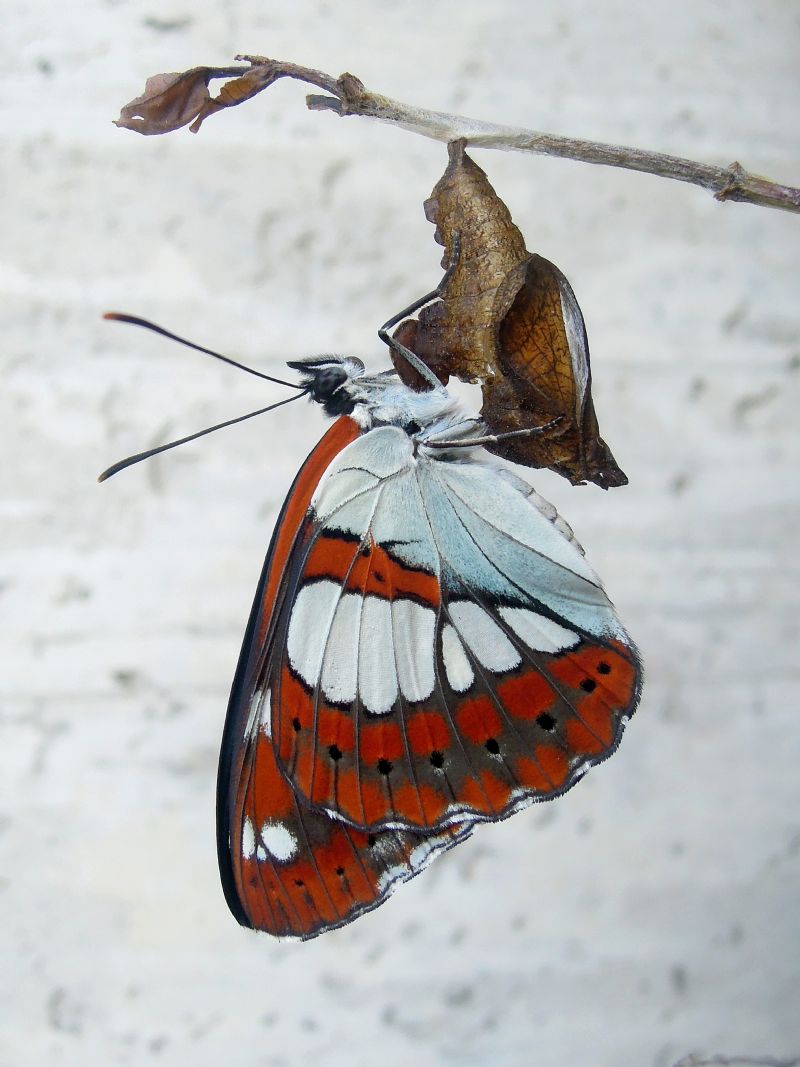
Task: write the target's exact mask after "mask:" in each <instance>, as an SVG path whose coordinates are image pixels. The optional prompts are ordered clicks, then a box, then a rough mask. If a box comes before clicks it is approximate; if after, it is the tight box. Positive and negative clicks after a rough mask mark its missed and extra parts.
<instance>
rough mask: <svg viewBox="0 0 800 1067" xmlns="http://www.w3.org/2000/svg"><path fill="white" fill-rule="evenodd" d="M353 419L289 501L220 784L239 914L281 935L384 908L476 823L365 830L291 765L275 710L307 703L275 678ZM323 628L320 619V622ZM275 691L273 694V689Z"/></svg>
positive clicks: (321, 451)
mask: <svg viewBox="0 0 800 1067" xmlns="http://www.w3.org/2000/svg"><path fill="white" fill-rule="evenodd" d="M358 432H359V431H358V427H357V426H356V425H355V424H354V423H353V422H352V421H351V420H350V419H348V418H342V419H340V420H339V421H338V422H337V423H335V424H334V426H333V427H332V428H331V430H330V431H329V432H328V433H327V434H326V435H325V437H324V438H323V439H322V441H321V442H320V443H319V445H318V446H317V448H316V449H315V450H314V452H313V453H312V454H311V456H310V457H309V459H308V460H307V461H306V463H305V465H304V466H303V468H302V469H301V471H300V474H299V475H298V477H297V479H296V480H295V484H294V486H293V488H292V491H291V492H290V494H289V496H288V497H287V500H286V503H285V505H284V509H283V512H282V515H281V518H280V520H279V522H278V524H277V526H276V533H275V536H274V538H273V543H272V545H271V546H270V551H269V554H268V556H267V562H266V564H265V567H264V572H263V574H262V578H261V581H260V583H259V589H258V593H257V596H256V600H255V603H254V605H253V610H252V613H251V617H250V621H249V624H248V629H247V633H246V635H245V641H244V645H243V649H242V654H241V657H240V662H239V667H238V670H237V674H236V679H235V681H234V685H233V690H232V693H231V700H230V705H229V711H228V718H227V720H226V726H225V734H224V738H223V746H222V752H221V756H220V771H219V785H218V851H219V861H220V871H221V874H222V882H223V888H224V891H225V896H226V899H227V901H228V904H229V906H230V908H231V911H232V912H233V914H234V915H235V916H236V918H237V919H238V921H239V922H240V923H242V924H243V925H246V926H251V927H255V928H257V929H260V930H265V931H268V932H269V933H271V934H274V935H277V936H282V937H283V936H288V937H299V938H302V939H305V938H309V937H314V936H316V935H317V934H319V933H322V932H324V931H325V930H328V929H332V928H334V927H336V926H341V925H344V924H345V923H347V922H350V921H351V920H352V919H354V918H355V917H356V916H358V915H360V914H362V913H363V912H365V911H368V910H370V909H371V908H373V907H376V906H377V905H378V904H380V903H381V902H382V901H383V900H384V899H386V897H387V896H388V894H389V893H390V892H391V891H392V889H393V888H394V887H395V886H396V885H397V884H398V883H400V882H402V881H405V880H407V879H408V878H411V877H413V875H415V874H417V873H418V872H419V871H420V870H422V869H423V867H425V866H426V865H427V864H428V863H429V862H430V861H431V860H432V859H433V858H434V857H435V856H436V855H438V854H439V853H440V852H442V851H444V850H446V849H447V848H450V847H452V845H454V844H457V843H458V842H459V841H461V840H463V839H464V838H465V837H466V836H468V835H469V833H470V828H469V826H468V825H454V826H449V827H444V828H442V829H441V831H440V832H438V833H432V834H426V835H423V834H417V833H413V832H401V831H393V830H387V831H379V832H375V833H372V832H369V831H367V830H356V829H354V828H353V827H351V826H348V825H346V824H345V823H343V822H342V821H341V820H336V819H334V818H332V817H331V815H330V814H328V813H327V812H326V811H324V810H321V809H319V808H314V807H312V806H311V805H309V804H308V802H307V800H306V799H305V798H304V797H303V795H302V793H299V792H298V791H296V790H294V789H293V788H292V786H291V785H290V783H289V781H288V780H287V777H286V776H285V774H284V773H282V771H281V770H280V768H279V766H278V763H277V760H276V755H275V751H274V748H273V740H272V721H273V720H272V707H273V705H278V706H279V707H280V708H281V709H283V711H284V712H285V713H286V714H287V715H289V716H290V719H289V721H290V723H291V722H293V721H295V720H296V719H297V715H298V714H301V711H302V709H301V705H302V700H300V699H299V698H298V695H297V693H295V692H294V691H293V689H292V682H293V678H292V677H291V675H290V676H289V678H288V680H287V683H286V685H283V684H282V680H281V677H280V674H278V675H277V676H276V677H274V680H273V676H274V674H275V672H274V670H273V667H272V665H273V661H274V660H275V659H276V658H279V656H280V653H281V651H282V648H283V641H284V639H285V634H284V633H283V631H282V629H281V625H280V623H281V619H282V618H286V617H287V614H288V615H290V613H291V598H290V597H289V596H288V595H287V594H288V592H289V591H290V589H291V582H290V580H289V575H290V574H291V572H292V568H293V567H295V568H296V561H297V560H298V559H301V558H303V556H304V552H305V547H306V544H307V542H308V540H309V538H310V537H311V534H312V532H313V523H312V522H311V521H310V520H309V517H308V508H309V503H310V500H311V497H312V494H313V492H314V490H315V488H316V486H317V483H318V481H319V479H320V478H321V477H322V475H323V474H324V472H325V470H326V469H327V468H328V467H329V465H330V463H331V461H332V460H333V458H334V457H335V456H336V455H337V453H338V452H339V451H340V450H341V449H342V448H344V447H345V446H346V445H347V444H348V443H350V442H351V441H352V440H354V438H355V437H356V436H357V435H358ZM309 624H310V626H311V629H312V632H313V630H314V624H315V623H314V620H309ZM271 686H272V687H274V688H271Z"/></svg>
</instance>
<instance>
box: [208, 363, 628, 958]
mask: <svg viewBox="0 0 800 1067" xmlns="http://www.w3.org/2000/svg"><path fill="white" fill-rule="evenodd" d="M400 347H401V348H402V346H400ZM404 354H405V356H406V358H409V360H410V361H412V362H413V361H414V360H416V357H415V356H414V354H413V353H411V352H408V351H407V350H404ZM290 366H291V367H293V368H294V369H296V370H299V371H300V372H301V374H302V375H303V384H304V387H305V388H306V389H307V390H308V393H309V396H310V397H311V398H312V400H314V401H316V402H318V403H320V404H321V405H322V406H323V408H324V409H325V411H326V412H327V413H328V414H329V415H331V416H333V417H335V419H336V421H335V422H334V423H333V426H332V427H331V428H330V429H329V430H328V432H327V433H326V434H325V436H324V437H323V438H322V440H321V441H320V442H319V444H318V445H317V446H316V448H315V449H314V450H313V451H312V453H311V455H310V456H309V457H308V459H307V460H306V461H305V463H304V464H303V466H302V468H301V470H300V472H299V474H298V475H297V477H296V479H295V482H294V485H293V486H292V488H291V490H290V492H289V495H288V497H287V498H286V502H285V503H284V506H283V510H282V512H281V514H280V518H279V519H278V523H277V525H276V528H275V532H274V535H273V538H272V544H271V546H270V549H269V553H268V555H267V560H266V563H265V566H264V570H263V573H262V575H261V579H260V582H259V585H258V589H257V592H256V597H255V602H254V604H253V609H252V612H251V615H250V620H249V623H248V626H247V631H246V634H245V638H244V644H243V648H242V652H241V656H240V660H239V665H238V669H237V672H236V677H235V680H234V684H233V689H232V692H231V698H230V704H229V709H228V715H227V720H226V724H225V731H224V737H223V742H222V751H221V756H220V765H219V789H218V858H219V866H220V871H221V876H222V884H223V888H224V892H225V897H226V899H227V902H228V905H229V907H230V909H231V911H232V913H233V915H234V916H235V917H236V919H237V920H238V921H239V922H240V923H241V924H243V925H245V926H250V927H255V928H257V929H260V930H266V931H268V932H269V933H271V934H275V935H278V936H293V937H298V938H303V939H306V938H310V937H314V936H315V935H317V934H320V933H322V932H324V931H326V930H329V929H332V928H335V927H338V926H343V925H345V924H346V923H348V922H350V921H352V920H353V919H354V918H356V917H357V916H358V915H360V914H362V913H363V912H365V911H368V910H370V909H371V908H374V907H376V906H377V905H379V904H381V903H382V902H383V901H384V900H385V899H386V897H387V896H388V894H389V893H390V892H391V891H392V889H394V887H395V886H396V885H397V884H399V883H401V882H403V881H406V880H408V879H409V878H411V877H413V876H414V875H415V874H417V873H418V872H419V871H420V870H422V868H423V867H425V866H426V865H427V864H428V863H429V862H430V861H431V860H432V859H434V858H435V857H436V856H437V855H438V854H440V853H442V852H444V851H445V850H447V849H449V848H451V847H452V846H453V845H455V844H457V843H459V842H460V841H463V840H464V839H465V838H466V837H468V836H469V835H470V833H471V831H472V829H473V828H474V826H475V825H476V824H477V823H479V822H492V821H496V820H499V819H504V818H506V817H507V816H509V815H511V814H513V813H514V812H516V811H519V810H521V809H522V808H524V807H527V806H528V805H529V804H531V803H532V802H534V801H538V800H547V799H552V798H553V797H556V796H558V795H560V794H561V793H563V792H565V791H566V790H567V789H569V788H570V787H571V786H572V785H573V784H574V783H575V782H576V781H577V780H578V779H579V778H580V777H581V775H582V774H583V773H584V772H585V771H586V770H588V768H589V767H591V766H592V765H593V764H595V763H597V762H599V761H600V760H602V759H605V758H606V757H607V756H608V755H610V753H611V752H613V750H614V749H615V748H616V746H617V744H618V742H619V739H620V735H621V732H622V729H623V727H624V725H625V723H626V722H627V720H628V719H629V718H630V716H631V714H632V713H633V711H634V709H635V707H636V704H637V702H638V699H639V691H640V686H641V666H640V661H639V657H638V654H637V651H636V648H635V647H634V645H633V643H632V642H631V640H630V638H629V637H628V635H627V633H626V632H625V630H624V628H623V627H622V625H621V623H620V622H619V620H618V618H617V616H616V614H615V612H614V609H613V607H612V605H611V603H610V601H609V600H608V598H607V596H606V594H605V592H604V590H603V587H602V584H601V582H600V580H599V579H598V577H597V575H596V574H595V573H594V571H593V570H592V569H591V567H590V566H589V564H588V563H587V562H586V560H585V558H584V554H583V551H582V549H581V548H580V546H579V545H578V543H577V542H576V540H575V538H574V537H573V535H572V531H571V530H570V529H569V527H568V526H567V525H566V524H565V523H564V522H563V521H562V520H561V519H560V518H559V517H558V516H557V514H556V512H555V509H554V508H552V507H551V506H550V505H549V504H547V503H546V502H545V501H544V500H543V499H542V498H541V497H540V496H539V495H538V494H537V493H536V492H535V491H534V490H533V489H531V487H530V486H529V485H528V484H527V483H526V482H525V481H523V480H522V479H520V478H518V477H517V476H516V475H515V474H513V473H512V472H511V471H510V470H509V469H507V468H506V467H504V466H502V465H501V463H500V461H498V460H496V459H495V458H493V457H492V456H490V455H489V454H488V453H487V452H486V451H484V448H483V446H484V445H485V444H486V443H488V442H489V440H490V437H489V436H487V434H486V433H485V431H484V428H483V426H482V424H481V422H480V420H479V419H477V418H474V417H471V416H469V415H467V414H465V413H464V412H463V411H462V410H461V409H460V407H459V405H458V404H457V403H456V402H455V401H454V400H453V399H452V398H451V397H450V396H449V394H448V393H447V391H446V389H444V388H443V387H442V386H441V385H439V383H438V382H436V384H435V385H434V384H433V381H431V382H430V385H431V388H429V389H427V390H426V391H423V392H415V391H413V390H412V389H410V388H409V387H408V386H406V385H405V384H403V383H402V381H401V380H400V379H399V378H398V376H397V374H396V372H394V371H387V372H384V373H381V374H378V375H375V376H368V375H366V374H365V373H364V367H363V364H362V363H361V362H360V361H359V360H356V359H354V358H341V357H335V356H330V357H315V358H312V359H307V360H302V361H295V362H293V363H291V364H290ZM418 369H419V368H418ZM423 373H424V370H423Z"/></svg>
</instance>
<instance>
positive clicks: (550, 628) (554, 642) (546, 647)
mask: <svg viewBox="0 0 800 1067" xmlns="http://www.w3.org/2000/svg"><path fill="white" fill-rule="evenodd" d="M500 617H501V618H502V619H503V620H504V621H505V622H507V623H508V625H509V626H510V627H511V629H512V630H513V631H514V633H515V634H517V635H518V636H519V637H521V638H522V640H523V641H524V642H525V644H526V645H527V646H528V648H532V649H534V650H535V651H537V652H560V651H561V650H562V649H564V648H572V647H573V645H577V643H578V641H579V640H580V638H579V637H578V635H577V634H576V633H573V632H572V630H567V629H566V628H565V627H564V626H559V624H558V623H557V622H553V621H552V619H548V618H547V617H546V616H544V615H539V614H538V612H535V611H529V610H528V609H527V608H500Z"/></svg>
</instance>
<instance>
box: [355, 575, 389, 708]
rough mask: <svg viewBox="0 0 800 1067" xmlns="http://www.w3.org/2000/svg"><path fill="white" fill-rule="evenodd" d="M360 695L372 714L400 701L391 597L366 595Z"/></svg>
mask: <svg viewBox="0 0 800 1067" xmlns="http://www.w3.org/2000/svg"><path fill="white" fill-rule="evenodd" d="M358 694H359V697H360V699H361V703H362V704H363V705H364V707H365V708H366V709H367V710H368V711H371V712H372V714H373V715H385V714H386V712H388V711H391V710H392V707H393V706H394V702H395V701H396V700H397V671H396V670H395V665H394V643H393V637H392V607H391V604H390V603H389V601H388V600H382V599H381V598H380V597H376V596H368V597H365V598H364V606H363V609H362V612H361V640H360V642H359V645H358Z"/></svg>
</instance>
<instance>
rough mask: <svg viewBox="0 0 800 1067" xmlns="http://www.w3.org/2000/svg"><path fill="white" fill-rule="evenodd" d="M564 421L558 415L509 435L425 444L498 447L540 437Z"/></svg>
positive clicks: (427, 443)
mask: <svg viewBox="0 0 800 1067" xmlns="http://www.w3.org/2000/svg"><path fill="white" fill-rule="evenodd" d="M562 420H563V415H556V417H555V418H554V419H551V420H550V421H549V422H545V423H543V424H542V425H541V426H529V427H528V428H527V429H525V430H509V431H508V432H507V433H491V434H484V435H483V436H481V437H465V438H462V439H461V440H460V441H432V440H427V441H425V442H424V444H425V447H426V448H473V447H474V446H475V445H496V444H498V442H500V441H508V440H509V438H511V437H538V435H539V434H540V433H546V432H547V431H548V430H552V429H553V428H554V427H556V426H558V424H559V423H560V422H561V421H562Z"/></svg>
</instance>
